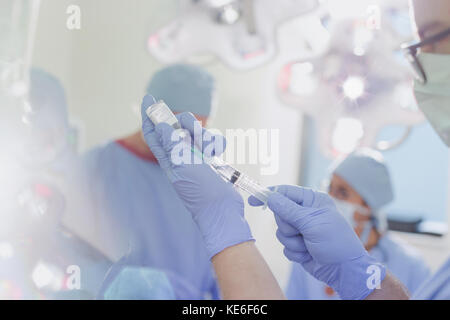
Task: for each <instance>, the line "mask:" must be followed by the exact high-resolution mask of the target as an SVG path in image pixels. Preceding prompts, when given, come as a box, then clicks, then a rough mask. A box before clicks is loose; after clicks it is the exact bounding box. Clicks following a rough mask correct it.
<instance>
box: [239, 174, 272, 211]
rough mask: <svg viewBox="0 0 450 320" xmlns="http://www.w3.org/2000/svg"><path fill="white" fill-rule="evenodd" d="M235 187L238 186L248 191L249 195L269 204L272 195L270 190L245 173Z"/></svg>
mask: <svg viewBox="0 0 450 320" xmlns="http://www.w3.org/2000/svg"><path fill="white" fill-rule="evenodd" d="M234 185H235V186H238V187H239V188H241V189H242V190H244V191H247V192H248V193H249V194H251V195H252V196H254V197H255V198H256V199H258V200H259V201H261V202H262V203H264V204H267V200H268V199H269V195H270V194H271V193H272V192H271V191H270V190H269V189H267V188H265V187H263V186H261V185H260V184H259V183H257V182H256V181H255V180H253V179H251V178H250V177H249V176H247V175H246V174H243V173H241V175H240V177H239V179H238V180H237V181H236V182H235V183H234Z"/></svg>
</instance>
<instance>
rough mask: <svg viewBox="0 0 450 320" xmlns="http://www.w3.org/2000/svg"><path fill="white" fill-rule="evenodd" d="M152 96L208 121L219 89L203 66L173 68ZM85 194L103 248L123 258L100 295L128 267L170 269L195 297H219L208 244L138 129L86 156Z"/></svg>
mask: <svg viewBox="0 0 450 320" xmlns="http://www.w3.org/2000/svg"><path fill="white" fill-rule="evenodd" d="M147 92H148V93H151V94H152V95H153V96H155V97H156V99H163V100H164V101H165V102H166V103H167V105H168V106H170V107H171V108H172V110H173V111H174V112H182V111H189V112H192V113H193V114H194V115H195V116H196V117H197V118H198V119H199V120H201V121H202V122H203V124H205V123H206V121H207V119H208V116H209V115H210V114H211V112H212V108H213V104H214V95H215V85H214V79H213V78H212V76H211V75H210V74H209V73H207V72H206V71H205V70H203V69H202V68H200V67H197V66H193V65H187V64H175V65H172V66H168V67H166V68H163V69H162V70H160V71H158V72H157V73H156V74H155V75H154V76H153V77H152V79H151V81H150V83H149V85H148V87H147ZM85 161H86V168H87V169H86V170H87V177H88V188H89V189H88V196H89V197H91V198H92V204H93V206H94V207H93V210H94V212H96V213H97V214H98V215H100V216H99V217H97V218H98V219H101V220H97V221H99V224H98V229H97V232H98V233H99V235H101V237H102V239H100V241H102V243H103V244H104V246H105V247H107V249H106V250H108V251H109V252H113V254H114V255H118V256H120V255H122V256H124V257H122V258H121V260H120V261H119V262H118V263H117V264H116V265H115V267H113V270H111V272H110V273H109V274H108V277H107V279H106V280H105V283H104V285H103V289H102V293H100V294H101V295H102V294H103V292H104V290H106V288H107V287H108V286H109V285H110V283H111V282H112V281H113V280H114V279H115V277H116V275H117V274H118V272H117V271H115V270H114V269H115V268H122V267H123V266H124V265H125V266H126V265H129V266H135V267H139V266H141V267H151V268H159V269H162V270H167V271H169V272H171V273H173V274H175V275H177V276H179V277H181V278H184V279H185V280H186V281H188V282H189V283H191V286H192V287H193V288H194V289H195V290H193V292H195V291H197V292H196V293H195V294H193V295H192V298H198V297H214V298H217V297H218V291H217V287H216V282H215V279H214V275H213V272H212V269H211V264H210V262H209V259H208V257H207V255H206V251H205V248H204V244H203V240H202V238H201V236H200V234H199V232H198V230H197V228H196V226H195V225H194V223H193V221H192V219H191V216H190V214H189V212H187V210H186V209H185V207H184V205H183V204H182V202H181V201H180V200H179V198H178V197H177V195H176V193H175V190H174V189H173V187H172V185H171V184H170V182H169V180H168V178H167V176H166V174H165V173H164V171H163V170H161V168H160V167H159V164H158V162H157V160H156V158H155V157H154V155H153V154H152V152H151V151H150V149H149V148H148V146H147V145H146V143H145V141H144V139H143V135H142V132H141V130H139V131H136V132H135V133H133V134H131V135H129V136H126V137H124V138H119V139H117V140H115V141H112V142H109V143H107V144H106V145H102V146H99V147H97V148H94V149H93V150H91V151H89V152H88V153H87V154H86V155H85Z"/></svg>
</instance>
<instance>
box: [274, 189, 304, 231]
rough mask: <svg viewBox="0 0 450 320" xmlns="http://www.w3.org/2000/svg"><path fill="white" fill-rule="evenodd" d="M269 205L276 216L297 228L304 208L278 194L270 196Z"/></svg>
mask: <svg viewBox="0 0 450 320" xmlns="http://www.w3.org/2000/svg"><path fill="white" fill-rule="evenodd" d="M267 205H268V206H269V208H270V210H272V211H273V212H274V213H275V215H278V216H279V217H280V218H281V219H283V220H284V221H285V222H287V223H289V224H291V225H293V226H294V227H295V228H297V225H296V222H297V219H298V216H299V211H300V210H301V209H302V207H301V206H300V205H299V204H297V203H295V202H294V201H292V200H291V199H288V198H287V197H285V196H283V195H282V194H280V193H278V192H274V193H272V194H270V195H269V198H268V201H267Z"/></svg>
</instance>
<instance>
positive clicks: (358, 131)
mask: <svg viewBox="0 0 450 320" xmlns="http://www.w3.org/2000/svg"><path fill="white" fill-rule="evenodd" d="M363 135H364V129H363V125H362V123H361V121H359V120H358V119H354V118H340V119H338V121H337V123H336V127H335V129H334V132H333V137H332V145H333V148H334V149H335V150H336V151H338V152H339V153H342V154H348V153H350V152H352V151H353V150H355V149H356V147H357V146H358V142H359V140H360V139H361V138H362V137H363Z"/></svg>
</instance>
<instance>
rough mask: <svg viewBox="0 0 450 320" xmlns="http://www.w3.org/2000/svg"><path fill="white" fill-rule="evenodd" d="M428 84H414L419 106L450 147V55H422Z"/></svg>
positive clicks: (420, 58)
mask: <svg viewBox="0 0 450 320" xmlns="http://www.w3.org/2000/svg"><path fill="white" fill-rule="evenodd" d="M418 59H419V61H420V63H421V64H422V67H423V69H424V71H425V74H426V76H427V82H426V83H425V84H421V83H420V82H418V81H417V80H416V81H415V82H414V94H415V96H416V100H417V104H418V106H419V108H420V109H421V110H422V112H423V113H424V114H425V116H426V118H427V119H428V121H429V122H430V124H431V126H432V127H433V128H434V130H436V132H437V133H438V134H439V136H440V137H441V139H442V141H444V143H445V144H446V145H447V146H450V55H449V54H432V53H420V54H419V56H418Z"/></svg>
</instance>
